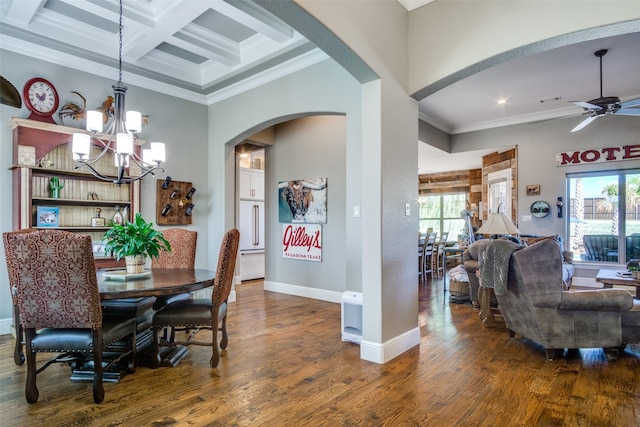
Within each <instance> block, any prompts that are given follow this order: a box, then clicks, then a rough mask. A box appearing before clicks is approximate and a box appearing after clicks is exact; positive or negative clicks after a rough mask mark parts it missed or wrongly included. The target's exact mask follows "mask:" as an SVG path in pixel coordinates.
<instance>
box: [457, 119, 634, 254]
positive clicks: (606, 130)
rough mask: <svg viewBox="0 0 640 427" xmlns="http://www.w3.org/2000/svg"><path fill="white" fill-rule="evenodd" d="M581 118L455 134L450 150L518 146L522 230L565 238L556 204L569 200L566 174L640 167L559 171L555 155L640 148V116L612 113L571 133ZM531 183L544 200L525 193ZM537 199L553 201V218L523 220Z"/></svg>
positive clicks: (594, 166)
mask: <svg viewBox="0 0 640 427" xmlns="http://www.w3.org/2000/svg"><path fill="white" fill-rule="evenodd" d="M580 120H582V118H580V117H573V118H567V119H560V120H551V121H547V122H543V123H537V124H522V125H516V126H506V127H502V128H496V129H490V130H484V131H478V132H469V133H464V134H459V135H452V136H451V149H452V151H455V152H460V151H468V150H478V149H484V148H499V147H504V146H509V145H517V146H518V194H519V195H520V197H519V199H518V228H519V229H520V231H522V233H525V234H554V233H558V234H561V235H563V236H564V235H565V230H566V221H567V215H564V218H563V219H559V218H558V217H557V215H556V213H557V211H556V208H555V202H556V200H557V197H558V196H563V197H564V199H565V201H566V200H567V199H566V197H567V196H566V194H565V193H566V179H565V178H566V174H567V173H570V172H584V171H596V170H615V169H628V168H638V167H640V160H627V161H622V162H614V163H609V164H604V163H598V164H591V165H579V166H564V167H556V165H555V154H556V153H559V152H565V151H571V150H582V149H587V148H603V147H612V146H621V145H634V144H640V139H639V135H640V120H639V119H638V118H636V117H630V116H611V115H608V116H605V117H601V118H599V119H597V120H596V121H595V122H593V123H591V124H590V125H589V126H587V127H586V128H584V129H583V130H581V131H579V132H574V133H571V132H570V131H571V129H572V128H573V127H574V126H575V125H576V124H577V123H579V122H580ZM532 184H539V185H540V195H539V196H527V195H526V194H527V193H526V186H527V185H532ZM537 200H544V201H546V202H547V203H549V204H550V205H551V206H552V213H553V214H552V215H548V216H546V217H544V218H532V220H531V221H522V216H523V215H529V208H530V206H531V204H532V203H533V202H534V201H537ZM565 206H568V204H565ZM565 212H566V207H565ZM565 243H566V241H565Z"/></svg>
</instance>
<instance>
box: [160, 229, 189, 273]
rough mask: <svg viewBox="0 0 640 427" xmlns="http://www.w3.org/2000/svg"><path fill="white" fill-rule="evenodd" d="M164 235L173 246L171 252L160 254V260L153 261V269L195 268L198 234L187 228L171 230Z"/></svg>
mask: <svg viewBox="0 0 640 427" xmlns="http://www.w3.org/2000/svg"><path fill="white" fill-rule="evenodd" d="M162 234H163V235H164V238H165V239H167V241H169V243H170V244H171V252H160V256H159V257H158V258H154V259H152V260H151V268H193V267H194V265H195V262H196V242H197V240H198V232H197V231H192V230H187V229H186V228H169V229H167V230H165V231H163V232H162Z"/></svg>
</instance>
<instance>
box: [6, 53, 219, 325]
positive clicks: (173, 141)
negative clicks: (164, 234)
mask: <svg viewBox="0 0 640 427" xmlns="http://www.w3.org/2000/svg"><path fill="white" fill-rule="evenodd" d="M0 57H1V58H2V60H1V61H0V74H1V75H2V76H3V77H5V78H6V79H8V80H9V81H10V82H12V83H13V85H14V86H15V87H16V88H17V89H18V91H19V92H20V93H22V87H23V86H24V84H25V83H26V81H27V80H29V79H30V78H32V77H44V78H45V79H47V80H49V81H50V82H51V83H52V84H53V85H54V86H55V87H56V89H57V91H58V95H59V96H60V102H61V105H62V104H64V103H65V102H68V101H73V102H76V103H78V102H81V99H80V98H78V97H77V96H76V95H74V94H71V93H70V92H71V91H77V92H80V93H81V94H82V95H83V96H84V97H85V98H86V99H87V108H90V109H96V108H97V107H99V106H100V104H101V103H102V101H104V99H106V97H107V96H108V95H113V90H112V89H111V85H113V84H114V83H115V82H116V80H117V74H115V75H114V76H105V77H104V78H103V77H98V76H95V75H92V74H87V73H83V72H81V71H77V70H74V69H72V68H67V67H62V66H59V65H55V64H51V63H47V62H42V61H38V60H35V59H32V58H30V57H26V56H22V55H18V54H15V53H12V52H8V51H5V50H2V51H0ZM126 79H127V75H126V73H124V75H123V81H124V83H125V84H126V85H127V86H129V90H128V92H127V99H126V101H127V105H126V107H127V109H129V110H134V109H137V110H139V111H140V112H142V113H143V114H148V115H150V116H151V117H150V119H149V124H148V125H147V126H145V127H144V128H143V129H142V131H141V133H140V138H141V139H144V140H145V141H147V142H151V141H161V142H164V143H165V144H166V149H167V162H166V164H165V165H164V169H165V173H164V174H162V173H160V174H157V175H156V178H157V179H164V178H165V176H166V175H169V176H171V177H173V178H174V179H176V180H179V181H190V182H192V183H193V186H194V187H196V188H197V189H198V191H197V193H196V194H195V201H194V203H195V205H196V206H195V210H194V215H193V224H192V225H191V226H189V227H188V228H191V229H193V230H196V231H198V234H199V236H201V238H199V239H198V248H197V258H196V266H197V267H201V268H205V267H210V268H214V269H215V265H216V264H215V262H216V260H215V259H211V256H210V254H215V255H212V256H215V257H217V252H209V251H208V246H207V238H206V236H207V234H208V228H209V224H208V221H207V219H208V211H209V210H210V209H211V203H210V197H209V195H210V193H211V191H210V185H209V178H208V170H209V163H208V161H207V157H206V156H203V155H202V154H203V153H206V150H207V107H205V106H204V105H201V104H196V103H193V102H189V101H184V100H181V99H178V98H174V97H171V96H166V95H163V94H161V93H158V92H153V91H149V90H146V89H141V88H138V87H134V86H132V85H130V84H127V81H126ZM28 115H29V112H28V110H27V109H26V107H24V105H23V107H22V109H17V108H13V107H8V106H6V105H4V104H0V200H2V201H3V203H0V232H5V231H11V229H12V219H11V218H12V204H11V203H10V201H11V200H12V199H11V197H12V184H11V182H12V181H11V171H9V170H8V168H9V166H10V165H11V152H12V133H11V129H10V128H9V126H8V125H7V122H8V121H9V119H10V118H11V117H21V118H26V117H27V116H28ZM55 120H58V117H57V115H56V116H55ZM65 125H67V126H71V127H83V126H84V123H83V122H75V123H73V122H72V121H67V120H66V119H65ZM156 178H154V177H152V176H150V177H147V178H146V179H145V180H144V181H143V182H142V186H141V187H142V201H141V202H142V213H143V215H144V217H145V218H146V219H147V220H151V221H153V222H154V223H155V216H156V214H155V212H156ZM159 228H160V229H163V228H164V227H159ZM0 259H2V260H3V261H2V263H0V320H3V319H9V318H11V298H10V297H9V286H8V285H7V284H6V282H7V272H6V262H5V261H4V260H5V257H4V247H2V245H0Z"/></svg>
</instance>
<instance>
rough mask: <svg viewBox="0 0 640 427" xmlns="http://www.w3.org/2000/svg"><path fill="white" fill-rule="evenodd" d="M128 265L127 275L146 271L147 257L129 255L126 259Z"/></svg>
mask: <svg viewBox="0 0 640 427" xmlns="http://www.w3.org/2000/svg"><path fill="white" fill-rule="evenodd" d="M124 260H125V262H126V264H127V273H128V274H136V273H142V272H143V271H144V264H145V262H146V261H147V256H146V255H144V254H142V255H128V256H126V257H124Z"/></svg>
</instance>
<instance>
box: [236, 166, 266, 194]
mask: <svg viewBox="0 0 640 427" xmlns="http://www.w3.org/2000/svg"><path fill="white" fill-rule="evenodd" d="M238 182H239V191H238V193H239V194H238V195H239V197H240V199H246V200H264V171H263V170H260V169H245V168H240V177H239V180H238Z"/></svg>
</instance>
